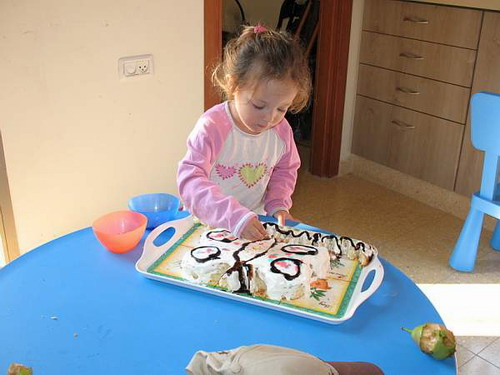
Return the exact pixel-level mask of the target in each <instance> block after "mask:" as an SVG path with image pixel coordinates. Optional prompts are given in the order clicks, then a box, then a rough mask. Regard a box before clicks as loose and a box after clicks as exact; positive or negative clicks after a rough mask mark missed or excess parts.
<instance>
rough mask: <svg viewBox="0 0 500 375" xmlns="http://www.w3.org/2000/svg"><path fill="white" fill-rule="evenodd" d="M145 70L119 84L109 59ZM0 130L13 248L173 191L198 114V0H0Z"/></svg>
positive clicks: (200, 67)
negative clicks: (150, 64) (132, 200)
mask: <svg viewBox="0 0 500 375" xmlns="http://www.w3.org/2000/svg"><path fill="white" fill-rule="evenodd" d="M148 53H151V54H153V58H154V63H155V73H154V75H152V76H146V77H139V78H137V79H127V80H120V79H119V77H118V73H117V66H118V59H119V58H120V57H124V56H132V55H140V54H148ZM0 57H1V58H0V82H1V86H0V87H1V88H0V129H1V131H2V135H3V141H4V151H5V159H6V165H7V174H8V178H9V183H10V190H11V197H12V204H13V210H14V217H15V221H16V226H17V231H18V240H19V247H20V249H21V252H25V251H27V250H30V249H31V248H33V247H35V246H37V245H40V244H41V243H44V242H46V241H48V240H51V239H53V238H55V237H58V236H60V235H63V234H65V233H68V232H71V231H74V230H77V229H79V228H82V227H86V226H89V225H91V223H92V220H93V219H95V218H96V217H98V216H100V215H101V214H103V213H106V212H108V211H113V210H118V209H125V208H126V205H127V201H128V199H129V197H131V196H133V195H136V194H140V193H145V192H155V191H165V192H171V193H176V183H175V172H176V163H177V161H178V160H179V159H180V158H181V157H182V155H183V154H184V151H185V139H186V136H187V134H188V133H189V131H190V129H191V128H192V126H193V124H194V122H195V121H196V119H197V117H198V116H199V115H200V114H201V112H202V110H203V75H202V73H203V2H202V1H199V0H186V1H173V0H152V1H147V2H144V1H139V0H108V1H96V0H89V1H84V2H82V1H77V0H66V1H60V0H44V1H42V2H39V1H29V0H5V1H2V2H0Z"/></svg>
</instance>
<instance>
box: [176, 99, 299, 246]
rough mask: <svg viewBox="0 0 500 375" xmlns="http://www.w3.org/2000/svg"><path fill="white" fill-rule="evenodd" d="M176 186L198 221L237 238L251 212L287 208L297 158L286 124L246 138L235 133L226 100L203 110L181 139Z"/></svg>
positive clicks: (289, 129)
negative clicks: (183, 152)
mask: <svg viewBox="0 0 500 375" xmlns="http://www.w3.org/2000/svg"><path fill="white" fill-rule="evenodd" d="M187 148H188V150H187V153H186V155H185V156H184V158H183V159H182V160H181V161H180V163H179V169H178V172H177V184H178V188H179V194H180V196H181V198H182V200H183V202H184V205H185V207H186V208H187V209H188V210H189V211H190V212H191V213H192V214H193V215H195V216H197V217H198V218H199V219H200V220H201V221H203V222H204V223H206V224H208V225H210V226H214V227H220V228H225V229H228V230H230V231H231V232H232V233H234V234H235V235H236V236H239V235H240V233H241V231H242V229H243V228H244V227H245V224H246V223H247V221H248V220H249V219H251V218H252V217H254V216H256V214H268V215H273V214H274V213H275V212H277V211H279V210H286V211H288V210H289V209H290V207H291V206H292V200H291V195H292V193H293V190H294V188H295V183H296V180H297V170H298V168H299V167H300V158H299V154H298V152H297V147H296V146H295V142H294V140H293V133H292V129H291V127H290V125H289V124H288V121H287V120H286V119H283V120H282V121H281V122H280V123H279V124H278V125H276V126H275V127H273V128H272V129H269V130H266V131H265V132H263V133H261V134H258V135H252V134H248V133H245V132H243V131H242V130H240V129H239V128H238V127H237V126H236V124H235V123H234V120H233V118H232V116H231V113H230V111H229V105H228V102H225V103H221V104H218V105H216V106H214V107H212V108H211V109H209V110H208V111H207V112H205V113H204V114H203V115H202V116H201V117H200V119H199V120H198V122H197V123H196V126H195V128H194V129H193V131H192V132H191V134H190V136H189V138H188V141H187Z"/></svg>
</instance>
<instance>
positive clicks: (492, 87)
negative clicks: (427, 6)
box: [455, 12, 500, 196]
mask: <svg viewBox="0 0 500 375" xmlns="http://www.w3.org/2000/svg"><path fill="white" fill-rule="evenodd" d="M480 91H490V92H495V93H500V13H498V12H484V18H483V27H482V30H481V40H480V42H479V50H478V55H477V62H476V69H475V73H474V82H473V84H472V92H473V93H476V92H480ZM482 168H483V153H482V152H480V151H478V150H476V149H475V148H474V147H473V146H472V144H471V140H470V119H469V120H468V121H467V125H466V128H465V135H464V140H463V145H462V153H461V155H460V164H459V168H458V175H457V182H456V185H455V191H456V192H457V193H460V194H463V195H467V196H470V195H471V194H472V193H473V192H475V191H478V190H479V188H480V186H481V172H482Z"/></svg>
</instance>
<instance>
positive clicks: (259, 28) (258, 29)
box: [253, 25, 267, 34]
mask: <svg viewBox="0 0 500 375" xmlns="http://www.w3.org/2000/svg"><path fill="white" fill-rule="evenodd" d="M266 30H267V29H266V27H265V26H262V25H257V26H254V28H253V32H254V33H255V34H260V33H262V32H264V31H266Z"/></svg>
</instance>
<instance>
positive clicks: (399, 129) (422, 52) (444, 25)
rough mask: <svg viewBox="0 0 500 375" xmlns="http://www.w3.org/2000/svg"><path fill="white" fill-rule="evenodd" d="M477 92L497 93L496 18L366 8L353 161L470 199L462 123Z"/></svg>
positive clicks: (370, 3) (435, 8)
mask: <svg viewBox="0 0 500 375" xmlns="http://www.w3.org/2000/svg"><path fill="white" fill-rule="evenodd" d="M483 15H484V17H483ZM477 91H493V92H500V13H496V12H484V11H482V10H477V9H467V8H459V7H450V6H444V5H433V4H423V3H414V2H408V1H402V0H401V1H394V0H366V2H365V13H364V18H363V31H362V43H361V51H360V65H359V74H358V90H357V94H358V95H357V99H356V114H355V119H354V130H353V142H352V152H353V153H354V154H357V155H360V156H362V157H364V158H367V159H370V160H373V161H375V162H377V163H380V164H383V165H386V166H388V167H391V168H394V169H397V170H399V171H402V172H404V173H407V174H410V175H412V176H415V177H418V178H421V179H423V180H426V181H428V182H431V183H433V184H436V185H438V186H441V187H444V188H446V189H449V190H455V191H457V192H459V193H461V194H465V195H470V193H472V192H473V191H475V190H477V189H478V188H479V179H480V176H481V165H482V164H481V163H482V154H481V153H480V152H478V151H476V150H475V149H474V148H473V147H472V145H471V144H470V128H469V123H468V110H469V102H470V95H471V92H477Z"/></svg>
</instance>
